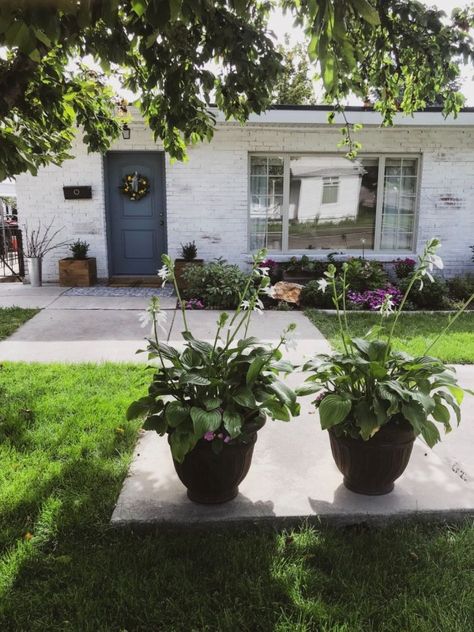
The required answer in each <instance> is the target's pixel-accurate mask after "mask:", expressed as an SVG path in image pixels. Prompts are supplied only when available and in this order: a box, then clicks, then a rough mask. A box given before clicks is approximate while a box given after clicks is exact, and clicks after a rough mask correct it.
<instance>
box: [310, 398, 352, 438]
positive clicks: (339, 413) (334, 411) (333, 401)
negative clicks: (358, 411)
mask: <svg viewBox="0 0 474 632" xmlns="http://www.w3.org/2000/svg"><path fill="white" fill-rule="evenodd" d="M351 408H352V402H351V400H350V399H349V398H348V397H345V396H344V395H337V394H336V393H329V395H326V397H325V398H324V399H323V400H322V401H321V403H320V404H319V409H318V410H319V418H320V421H321V428H322V429H323V430H327V429H328V428H332V426H336V425H337V424H340V423H341V422H343V421H344V419H346V417H347V415H348V414H349V413H350V411H351Z"/></svg>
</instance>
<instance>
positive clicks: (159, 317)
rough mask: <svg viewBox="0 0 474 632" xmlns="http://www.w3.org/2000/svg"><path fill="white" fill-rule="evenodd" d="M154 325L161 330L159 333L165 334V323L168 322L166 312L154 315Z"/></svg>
mask: <svg viewBox="0 0 474 632" xmlns="http://www.w3.org/2000/svg"><path fill="white" fill-rule="evenodd" d="M155 318H156V324H157V325H158V327H159V328H160V329H161V331H162V332H163V333H164V334H165V333H166V323H167V321H168V314H167V313H166V312H161V311H160V312H157V313H156V314H155Z"/></svg>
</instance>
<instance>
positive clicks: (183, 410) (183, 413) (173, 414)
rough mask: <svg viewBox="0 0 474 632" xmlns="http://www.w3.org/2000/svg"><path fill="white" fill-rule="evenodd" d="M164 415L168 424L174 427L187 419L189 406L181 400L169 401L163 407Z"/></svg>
mask: <svg viewBox="0 0 474 632" xmlns="http://www.w3.org/2000/svg"><path fill="white" fill-rule="evenodd" d="M165 417H166V421H167V422H168V424H169V425H170V426H171V427H172V428H176V426H179V425H180V424H182V423H184V422H185V421H186V420H187V419H189V407H188V406H184V405H183V404H182V403H181V402H177V401H174V402H169V403H168V404H167V405H166V408H165Z"/></svg>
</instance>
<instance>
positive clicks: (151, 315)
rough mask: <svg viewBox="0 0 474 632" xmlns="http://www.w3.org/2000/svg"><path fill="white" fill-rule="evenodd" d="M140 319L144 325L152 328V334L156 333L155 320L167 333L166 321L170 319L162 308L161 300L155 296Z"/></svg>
mask: <svg viewBox="0 0 474 632" xmlns="http://www.w3.org/2000/svg"><path fill="white" fill-rule="evenodd" d="M138 320H139V322H140V324H141V326H142V327H147V326H149V327H150V328H151V335H153V334H154V333H155V326H154V322H155V321H156V324H157V326H158V327H159V328H160V329H161V330H162V331H163V333H166V321H167V320H168V314H167V313H166V312H162V311H161V310H160V301H159V299H158V298H157V297H155V296H154V297H153V298H152V299H151V301H150V305H149V306H148V307H147V309H146V310H145V311H144V312H142V313H141V314H140V315H139V316H138Z"/></svg>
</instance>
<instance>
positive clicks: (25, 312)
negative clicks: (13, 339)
mask: <svg viewBox="0 0 474 632" xmlns="http://www.w3.org/2000/svg"><path fill="white" fill-rule="evenodd" d="M38 312H39V309H22V308H20V307H0V340H3V339H4V338H8V336H10V335H11V334H12V333H13V332H14V331H15V329H18V327H19V326H20V325H23V323H26V321H27V320H29V319H30V318H33V316H35V315H36V314H37V313H38Z"/></svg>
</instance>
